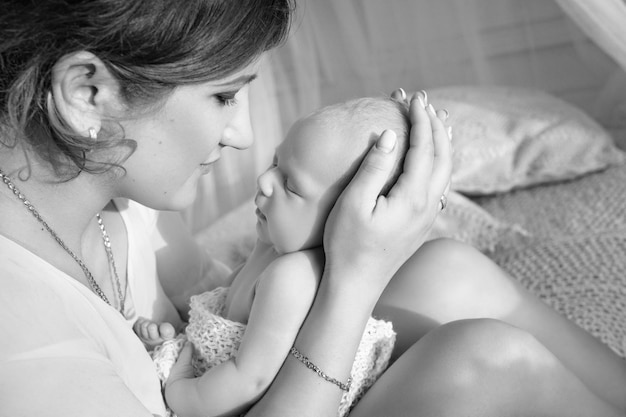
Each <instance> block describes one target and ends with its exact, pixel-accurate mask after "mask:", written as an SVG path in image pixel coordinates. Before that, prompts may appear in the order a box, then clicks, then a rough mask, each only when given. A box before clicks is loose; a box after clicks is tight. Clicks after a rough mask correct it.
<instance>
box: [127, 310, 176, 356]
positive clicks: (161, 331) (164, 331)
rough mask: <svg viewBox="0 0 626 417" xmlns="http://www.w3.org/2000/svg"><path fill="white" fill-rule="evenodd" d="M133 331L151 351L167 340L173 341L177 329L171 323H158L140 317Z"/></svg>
mask: <svg viewBox="0 0 626 417" xmlns="http://www.w3.org/2000/svg"><path fill="white" fill-rule="evenodd" d="M133 330H134V331H135V334H137V336H139V339H140V340H141V341H142V342H143V344H144V345H145V346H146V347H147V348H149V349H151V348H154V347H156V346H157V345H160V344H161V343H163V342H165V341H166V340H170V339H173V338H174V336H176V329H175V328H174V326H173V325H172V324H171V323H168V322H163V323H158V322H156V321H152V320H149V319H146V318H144V317H139V318H138V319H137V321H135V323H134V324H133Z"/></svg>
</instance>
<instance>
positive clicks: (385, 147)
mask: <svg viewBox="0 0 626 417" xmlns="http://www.w3.org/2000/svg"><path fill="white" fill-rule="evenodd" d="M395 146H396V133H395V132H393V131H389V132H386V133H383V134H382V135H381V137H380V138H379V139H378V142H376V147H377V148H378V149H380V150H381V151H383V152H385V153H389V152H391V151H392V150H393V148H394V147H395Z"/></svg>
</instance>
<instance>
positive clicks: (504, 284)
mask: <svg viewBox="0 0 626 417" xmlns="http://www.w3.org/2000/svg"><path fill="white" fill-rule="evenodd" d="M516 298H517V290H516V288H515V284H514V283H513V282H512V280H511V279H510V278H509V276H508V275H507V274H506V273H505V272H504V271H503V270H502V269H500V268H499V267H498V266H497V265H496V264H495V263H493V262H492V261H491V260H490V259H489V258H487V257H485V256H484V255H483V254H482V253H480V252H479V251H478V250H476V249H474V248H473V247H471V246H469V245H466V244H464V243H461V242H458V241H454V240H452V239H437V240H433V241H430V242H427V243H426V244H424V245H423V246H422V248H420V250H419V251H418V252H416V253H415V255H413V257H411V258H410V259H409V260H408V261H407V262H406V264H405V265H403V266H402V268H401V269H400V270H399V271H398V273H397V274H396V276H395V277H394V278H393V279H392V280H391V282H390V283H389V285H388V287H387V289H386V290H385V292H384V293H383V296H382V297H381V303H380V304H381V305H386V306H392V307H393V308H405V309H409V310H412V311H414V312H418V313H420V314H424V315H425V316H426V317H429V318H431V319H433V320H434V321H435V322H437V323H439V324H443V323H447V322H449V321H454V320H459V319H466V318H479V317H495V318H500V317H502V316H503V315H502V314H501V313H502V310H503V309H506V308H507V306H511V305H513V304H514V303H515V301H516Z"/></svg>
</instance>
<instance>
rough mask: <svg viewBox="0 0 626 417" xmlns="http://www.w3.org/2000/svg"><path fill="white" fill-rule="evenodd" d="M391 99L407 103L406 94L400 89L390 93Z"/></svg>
mask: <svg viewBox="0 0 626 417" xmlns="http://www.w3.org/2000/svg"><path fill="white" fill-rule="evenodd" d="M391 98H393V99H396V100H399V101H407V96H406V92H405V91H404V90H403V89H402V88H398V89H397V90H393V91H392V92H391Z"/></svg>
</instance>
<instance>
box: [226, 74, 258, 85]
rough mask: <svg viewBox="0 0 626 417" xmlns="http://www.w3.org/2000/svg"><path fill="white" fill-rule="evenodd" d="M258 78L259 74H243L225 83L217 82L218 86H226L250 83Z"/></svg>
mask: <svg viewBox="0 0 626 417" xmlns="http://www.w3.org/2000/svg"><path fill="white" fill-rule="evenodd" d="M256 78H257V74H250V75H242V76H240V77H237V78H233V79H232V80H228V81H227V82H225V83H223V84H216V86H217V87H224V86H228V85H245V84H250V83H251V82H252V81H254V80H255V79H256Z"/></svg>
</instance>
